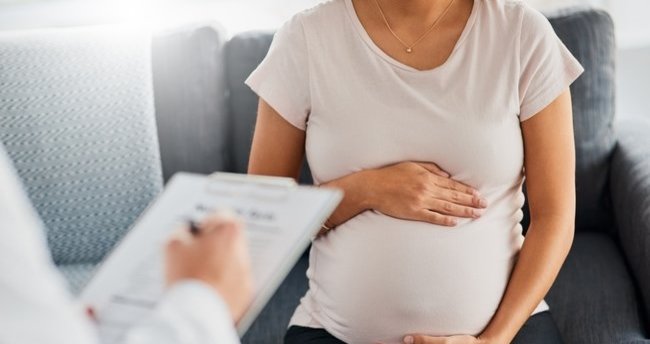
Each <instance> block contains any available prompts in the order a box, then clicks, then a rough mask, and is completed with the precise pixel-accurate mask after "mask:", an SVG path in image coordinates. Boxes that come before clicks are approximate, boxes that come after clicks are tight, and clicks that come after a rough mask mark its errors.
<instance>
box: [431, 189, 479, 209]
mask: <svg viewBox="0 0 650 344" xmlns="http://www.w3.org/2000/svg"><path fill="white" fill-rule="evenodd" d="M433 197H434V198H437V199H440V200H443V201H447V202H451V203H455V204H459V205H464V206H468V207H472V208H479V209H483V208H487V206H488V203H487V200H486V199H485V198H482V197H480V196H478V195H471V194H467V193H464V192H460V191H456V190H451V189H438V190H434V191H433Z"/></svg>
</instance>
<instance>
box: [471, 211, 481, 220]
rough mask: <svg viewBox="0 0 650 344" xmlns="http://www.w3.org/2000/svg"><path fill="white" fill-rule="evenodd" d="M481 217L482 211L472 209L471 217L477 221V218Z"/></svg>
mask: <svg viewBox="0 0 650 344" xmlns="http://www.w3.org/2000/svg"><path fill="white" fill-rule="evenodd" d="M481 215H483V210H480V209H474V210H473V211H472V216H474V218H475V219H478V218H479V217H481Z"/></svg>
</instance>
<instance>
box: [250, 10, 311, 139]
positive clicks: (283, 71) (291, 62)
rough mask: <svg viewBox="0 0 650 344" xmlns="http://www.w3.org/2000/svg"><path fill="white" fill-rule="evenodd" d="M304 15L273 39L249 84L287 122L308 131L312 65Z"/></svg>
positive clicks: (295, 18)
mask: <svg viewBox="0 0 650 344" xmlns="http://www.w3.org/2000/svg"><path fill="white" fill-rule="evenodd" d="M307 58H308V52H307V44H306V39H305V32H304V29H303V26H302V22H301V20H300V15H299V14H298V15H295V16H294V17H293V18H291V19H290V20H289V21H287V22H286V23H285V24H284V25H283V26H282V27H281V28H280V29H279V30H278V31H277V32H276V33H275V36H273V42H272V43H271V47H270V48H269V51H268V53H267V54H266V57H265V58H264V60H262V62H261V63H260V65H259V66H258V67H257V68H256V69H255V70H254V71H253V72H252V73H251V75H250V76H248V78H247V79H246V81H245V84H246V85H248V87H250V88H251V89H252V90H253V91H254V92H255V93H257V95H258V96H259V97H260V98H262V99H264V101H265V102H267V103H268V104H269V105H270V106H271V107H272V108H273V109H274V110H275V111H277V112H278V113H279V114H280V115H281V116H282V117H283V118H284V119H286V120H287V121H288V122H289V123H291V124H292V125H293V126H295V127H297V128H298V129H301V130H305V129H306V127H307V119H308V116H309V112H310V110H311V100H310V92H309V90H310V88H309V65H308V62H309V61H308V59H307Z"/></svg>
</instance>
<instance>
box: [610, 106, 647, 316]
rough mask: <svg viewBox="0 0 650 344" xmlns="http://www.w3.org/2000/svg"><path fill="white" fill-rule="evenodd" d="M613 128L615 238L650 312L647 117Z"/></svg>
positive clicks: (612, 191)
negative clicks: (614, 139) (614, 140)
mask: <svg viewBox="0 0 650 344" xmlns="http://www.w3.org/2000/svg"><path fill="white" fill-rule="evenodd" d="M616 129H617V136H618V144H617V147H616V149H615V151H614V155H613V159H612V170H611V173H612V174H611V183H610V188H611V195H612V201H613V207H614V215H615V217H616V223H617V227H618V237H619V239H620V243H621V247H622V248H623V252H624V254H625V257H626V258H627V261H628V263H629V266H630V268H631V270H632V273H633V274H634V277H635V279H636V280H637V282H638V283H639V290H640V291H641V294H642V295H641V297H642V299H643V302H644V306H645V311H646V314H648V315H650V268H649V267H650V118H632V117H630V118H625V119H623V120H620V121H618V123H617V128H616ZM649 322H650V321H649ZM646 326H647V328H650V323H648V324H646Z"/></svg>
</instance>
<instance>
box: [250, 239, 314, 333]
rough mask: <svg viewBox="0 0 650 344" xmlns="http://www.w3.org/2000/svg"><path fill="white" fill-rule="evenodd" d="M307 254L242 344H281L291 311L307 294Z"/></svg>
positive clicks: (258, 318) (276, 293)
mask: <svg viewBox="0 0 650 344" xmlns="http://www.w3.org/2000/svg"><path fill="white" fill-rule="evenodd" d="M308 266H309V252H305V254H303V256H302V257H301V258H300V260H299V261H298V263H296V265H295V266H294V267H293V269H292V270H291V272H289V275H288V276H287V278H286V279H285V280H284V282H282V284H281V285H280V288H279V289H278V290H277V291H276V292H275V294H274V295H273V297H272V298H271V300H270V301H269V303H268V304H267V305H266V307H264V309H263V310H262V313H261V314H260V315H259V317H257V319H256V320H255V322H254V323H253V325H252V326H251V327H250V329H249V330H248V332H246V334H245V335H244V337H243V338H242V343H243V344H276V343H277V344H281V343H283V338H284V333H285V332H286V331H287V326H288V325H289V320H290V319H291V316H292V315H293V311H295V310H296V307H298V303H300V298H301V297H302V296H303V295H305V293H306V292H307V285H308V284H307V275H306V272H307V267H308Z"/></svg>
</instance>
